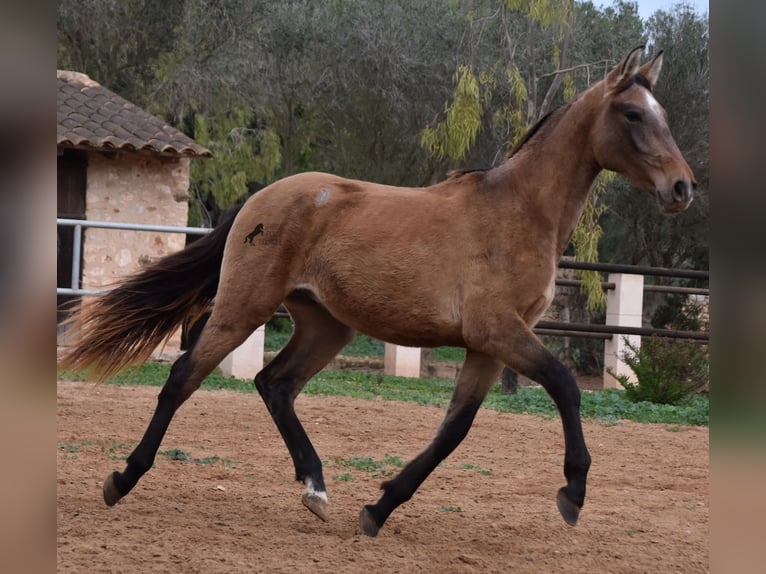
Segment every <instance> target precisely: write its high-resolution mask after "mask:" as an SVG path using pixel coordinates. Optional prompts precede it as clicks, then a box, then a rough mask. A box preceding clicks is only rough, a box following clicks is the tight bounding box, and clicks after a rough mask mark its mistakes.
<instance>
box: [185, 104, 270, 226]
mask: <svg viewBox="0 0 766 574" xmlns="http://www.w3.org/2000/svg"><path fill="white" fill-rule="evenodd" d="M253 124H254V118H253V114H252V112H250V111H248V110H245V109H235V110H231V111H229V112H227V113H222V114H217V115H215V116H203V115H201V114H197V115H196V116H195V118H194V138H195V139H196V140H197V142H199V143H200V144H202V145H204V146H205V147H207V148H208V149H210V151H212V152H213V158H212V159H208V160H201V161H195V162H193V163H192V167H191V180H192V189H193V190H194V191H195V193H194V197H195V198H196V201H195V202H193V203H192V205H191V207H192V210H191V211H192V213H191V214H190V224H191V225H195V224H207V225H211V224H212V223H213V222H211V221H209V220H207V218H206V217H203V213H202V210H203V209H204V208H203V207H202V206H203V205H204V204H205V202H206V200H207V198H208V197H209V196H212V198H213V199H214V201H215V204H216V205H217V206H218V207H219V208H221V209H225V208H227V207H230V206H232V205H234V204H235V203H236V202H237V201H239V200H240V199H242V198H243V197H245V196H246V195H247V194H248V189H249V186H250V185H251V184H253V183H258V184H266V183H270V182H271V181H272V180H273V178H274V175H275V173H276V170H277V169H278V168H279V165H280V163H281V160H282V156H281V149H280V142H279V137H278V136H277V134H276V133H275V132H274V131H273V130H270V129H256V128H253V127H251V126H253Z"/></svg>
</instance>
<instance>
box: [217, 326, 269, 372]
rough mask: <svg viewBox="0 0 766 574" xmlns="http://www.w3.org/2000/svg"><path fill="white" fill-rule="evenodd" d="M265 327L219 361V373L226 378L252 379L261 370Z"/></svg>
mask: <svg viewBox="0 0 766 574" xmlns="http://www.w3.org/2000/svg"><path fill="white" fill-rule="evenodd" d="M265 336H266V326H265V325H261V326H260V327H258V328H257V329H256V330H255V331H253V333H252V334H251V335H250V336H249V337H248V338H247V340H246V341H245V342H244V343H242V344H241V345H240V346H239V347H237V348H236V349H234V351H232V352H231V353H229V355H228V356H227V357H226V358H225V359H224V360H223V361H221V364H220V369H221V372H222V373H223V374H224V375H226V376H227V377H236V378H238V379H252V378H253V377H255V375H257V374H258V372H259V371H260V370H261V369H262V368H263V342H264V339H265Z"/></svg>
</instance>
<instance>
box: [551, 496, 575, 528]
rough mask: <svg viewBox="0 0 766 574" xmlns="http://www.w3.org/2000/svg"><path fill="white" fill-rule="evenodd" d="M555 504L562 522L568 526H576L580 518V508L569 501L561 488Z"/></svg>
mask: <svg viewBox="0 0 766 574" xmlns="http://www.w3.org/2000/svg"><path fill="white" fill-rule="evenodd" d="M556 504H557V505H558V507H559V512H560V513H561V516H562V517H563V518H564V522H566V523H567V524H569V525H570V526H574V525H575V524H577V519H578V518H579V517H580V507H579V506H577V505H576V504H575V503H574V502H572V501H571V500H569V498H568V497H567V495H566V493H565V492H564V489H563V488H561V489H559V494H558V496H557V497H556Z"/></svg>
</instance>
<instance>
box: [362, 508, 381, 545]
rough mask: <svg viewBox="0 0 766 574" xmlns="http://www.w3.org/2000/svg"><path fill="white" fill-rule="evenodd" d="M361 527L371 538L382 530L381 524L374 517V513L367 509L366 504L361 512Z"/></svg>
mask: <svg viewBox="0 0 766 574" xmlns="http://www.w3.org/2000/svg"><path fill="white" fill-rule="evenodd" d="M359 528H361V529H362V532H363V533H364V534H365V535H367V536H369V537H370V538H375V537H376V536H377V535H378V532H379V531H380V526H378V525H377V523H376V522H375V520H374V519H373V518H372V514H370V511H369V510H367V507H366V506H365V507H364V508H362V512H360V513H359Z"/></svg>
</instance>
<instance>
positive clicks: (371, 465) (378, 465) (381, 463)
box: [332, 454, 405, 480]
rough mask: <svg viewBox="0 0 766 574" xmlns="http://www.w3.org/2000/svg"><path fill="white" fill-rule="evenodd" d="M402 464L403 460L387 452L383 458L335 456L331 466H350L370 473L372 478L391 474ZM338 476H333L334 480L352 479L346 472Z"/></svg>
mask: <svg viewBox="0 0 766 574" xmlns="http://www.w3.org/2000/svg"><path fill="white" fill-rule="evenodd" d="M404 464H405V463H404V461H403V460H402V459H401V458H399V457H398V456H391V455H388V454H387V455H384V456H383V460H375V459H374V458H372V457H369V456H365V457H359V456H355V457H352V458H348V459H343V458H336V459H333V461H332V465H333V466H340V467H343V468H350V469H353V470H356V471H359V472H368V473H370V474H372V477H373V478H378V477H385V476H393V474H394V470H395V469H398V468H403V467H404ZM338 476H339V477H333V478H335V479H336V480H353V476H352V475H351V474H350V473H348V472H346V473H344V474H341V475H338Z"/></svg>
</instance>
